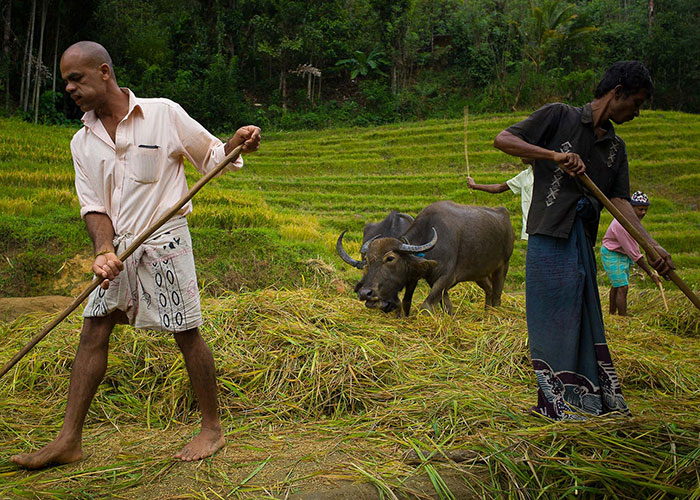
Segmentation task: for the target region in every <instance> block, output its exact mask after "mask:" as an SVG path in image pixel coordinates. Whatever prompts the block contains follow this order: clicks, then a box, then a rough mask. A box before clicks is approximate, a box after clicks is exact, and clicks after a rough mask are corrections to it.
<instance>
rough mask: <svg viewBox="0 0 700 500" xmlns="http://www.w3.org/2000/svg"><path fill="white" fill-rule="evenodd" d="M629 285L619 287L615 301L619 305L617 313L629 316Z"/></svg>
mask: <svg viewBox="0 0 700 500" xmlns="http://www.w3.org/2000/svg"><path fill="white" fill-rule="evenodd" d="M628 289H629V286H627V285H625V286H620V287H618V288H617V297H616V298H615V303H616V305H617V314H619V315H620V316H627V290H628Z"/></svg>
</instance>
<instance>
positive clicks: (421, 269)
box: [413, 257, 437, 275]
mask: <svg viewBox="0 0 700 500" xmlns="http://www.w3.org/2000/svg"><path fill="white" fill-rule="evenodd" d="M435 266H437V261H436V260H431V259H424V258H422V257H417V258H416V260H415V261H414V264H413V267H414V269H416V270H417V271H418V273H419V274H421V275H423V274H426V273H428V272H429V271H431V270H432V269H433V268H434V267H435Z"/></svg>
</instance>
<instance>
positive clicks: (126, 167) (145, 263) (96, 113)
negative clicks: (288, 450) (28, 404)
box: [11, 41, 260, 469]
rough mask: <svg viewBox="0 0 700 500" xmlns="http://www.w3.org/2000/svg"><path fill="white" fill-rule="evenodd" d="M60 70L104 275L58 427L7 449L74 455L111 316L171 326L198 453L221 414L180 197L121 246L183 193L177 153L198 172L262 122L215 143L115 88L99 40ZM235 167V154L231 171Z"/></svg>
mask: <svg viewBox="0 0 700 500" xmlns="http://www.w3.org/2000/svg"><path fill="white" fill-rule="evenodd" d="M61 75H62V77H63V79H64V80H65V82H66V92H68V93H69V94H70V96H71V98H72V99H73V100H74V101H75V103H76V104H77V105H78V106H79V107H80V109H81V110H82V111H84V112H85V114H84V115H83V118H82V122H83V124H84V127H83V128H81V129H80V130H79V131H78V132H76V134H75V135H74V136H73V140H72V141H71V153H72V155H73V163H74V167H75V186H76V191H77V194H78V199H79V201H80V207H81V209H80V214H81V217H82V218H83V219H84V220H85V224H86V226H87V230H88V233H89V235H90V238H91V239H92V242H93V249H94V254H95V259H94V263H93V266H92V269H93V271H94V273H95V275H97V276H99V277H101V278H103V279H104V281H103V282H102V283H101V285H100V287H98V288H97V289H96V290H95V291H94V292H93V293H92V295H91V296H90V298H89V299H88V303H87V305H86V307H85V310H84V312H83V316H84V317H85V321H84V323H83V328H82V331H81V334H80V344H79V346H78V352H77V354H76V356H75V361H74V363H73V367H72V369H71V377H70V385H69V389H68V402H67V405H66V412H65V417H64V422H63V426H62V428H61V430H60V432H59V434H58V436H57V437H56V438H55V439H54V440H53V441H52V442H51V443H49V444H48V445H46V446H44V447H43V448H41V449H40V450H38V451H36V452H34V453H31V454H23V455H16V456H13V457H12V458H11V460H12V461H13V462H15V463H17V464H19V465H20V466H22V467H26V468H29V469H35V468H39V467H45V466H47V465H50V464H64V463H69V462H73V461H76V460H79V459H80V458H81V457H82V429H83V425H84V422H85V416H86V415H87V412H88V409H89V407H90V403H91V401H92V398H93V396H94V395H95V392H96V391H97V388H98V386H99V384H100V382H101V381H102V378H103V377H104V374H105V371H106V368H107V352H108V348H109V337H110V334H111V332H112V329H113V328H114V325H116V324H118V323H128V324H131V325H134V326H135V327H137V328H145V329H149V330H158V331H164V332H172V334H173V336H174V337H175V340H176V342H177V345H178V346H179V348H180V350H181V352H182V354H183V357H184V360H185V366H186V368H187V372H188V374H189V377H190V381H191V383H192V387H193V389H194V393H195V395H196V397H197V399H198V401H199V406H200V410H201V413H202V426H201V430H200V432H199V433H198V434H197V435H196V436H195V437H194V439H193V440H192V441H191V442H190V443H188V444H187V445H186V446H185V447H184V448H183V449H182V450H181V451H180V452H179V453H177V454H176V455H175V457H176V458H179V459H181V460H184V461H193V460H200V459H202V458H205V457H208V456H210V455H212V454H213V453H215V452H216V451H217V450H218V449H220V448H221V447H222V446H223V445H224V436H223V432H222V428H221V424H220V422H219V417H218V403H217V391H216V378H215V371H214V358H213V356H212V354H211V351H210V349H209V347H208V346H207V344H206V343H205V341H204V340H203V339H202V337H201V335H200V333H199V327H200V326H201V325H202V315H201V310H200V302H199V292H198V289H197V279H196V274H195V267H194V259H193V256H192V243H191V239H190V234H189V230H188V227H187V219H186V216H187V214H189V213H190V212H191V211H192V205H191V203H187V204H186V205H185V206H184V207H183V208H182V209H181V210H180V212H179V213H178V214H176V215H175V216H174V217H173V218H172V219H171V220H170V221H169V222H168V223H166V224H165V225H164V226H163V227H162V228H161V229H160V230H158V231H157V232H156V233H155V234H154V235H153V236H152V237H151V238H149V239H148V240H147V241H146V242H145V243H144V244H143V245H142V246H141V247H139V249H138V250H137V251H135V252H134V253H133V254H132V255H131V256H130V257H129V258H128V259H126V261H125V262H121V261H120V260H119V258H118V257H117V254H118V253H119V252H122V251H123V250H125V249H126V248H127V247H128V246H129V245H130V244H131V242H132V241H133V240H134V239H135V237H137V236H138V235H139V234H141V233H142V232H143V231H144V230H145V229H147V228H148V227H149V226H150V225H151V224H152V223H153V222H155V221H156V220H158V219H159V218H160V217H161V216H162V215H163V214H164V213H165V212H167V210H168V209H170V208H171V207H173V206H174V205H175V204H176V203H177V202H178V201H179V200H180V199H181V198H182V197H183V196H184V195H185V193H187V190H188V186H187V181H186V179H185V171H184V165H183V159H184V158H187V159H188V160H189V161H190V162H191V163H192V164H193V165H194V166H195V167H196V168H197V170H199V171H200V172H201V173H202V174H205V173H207V172H209V171H211V170H212V169H213V168H214V167H215V166H216V165H217V164H218V163H219V162H220V161H221V160H222V159H223V158H224V157H225V156H226V155H227V154H228V153H229V152H230V151H232V150H233V149H234V148H236V147H237V146H239V145H240V144H243V152H244V153H249V152H254V151H256V150H257V149H258V148H259V145H260V129H259V128H258V127H255V126H252V125H249V126H246V127H241V128H240V129H238V130H237V131H236V133H235V134H234V135H233V137H231V138H230V139H229V140H228V141H227V142H226V143H223V142H222V141H220V140H219V139H217V138H216V137H214V136H213V135H212V134H210V133H209V132H208V131H207V130H206V129H204V128H203V127H202V126H201V125H200V124H199V123H197V122H196V121H195V120H193V119H192V118H190V117H189V116H188V114H187V113H186V112H185V111H184V110H183V109H182V108H181V107H180V106H179V105H177V104H176V103H174V102H172V101H170V100H168V99H142V98H137V97H136V96H134V94H133V93H132V92H131V91H130V90H129V89H126V88H120V87H119V85H118V84H117V81H116V79H115V76H114V69H113V67H112V60H111V58H110V56H109V54H108V53H107V51H106V50H105V48H104V47H102V46H101V45H99V44H97V43H95V42H87V41H85V42H79V43H76V44H74V45H72V46H70V47H69V48H68V49H67V50H66V51H65V52H64V53H63V55H62V57H61ZM242 166H243V161H242V160H241V159H240V158H239V159H238V160H237V161H236V162H234V163H233V164H231V165H230V166H229V167H228V169H229V170H238V169H240V168H241V167H242Z"/></svg>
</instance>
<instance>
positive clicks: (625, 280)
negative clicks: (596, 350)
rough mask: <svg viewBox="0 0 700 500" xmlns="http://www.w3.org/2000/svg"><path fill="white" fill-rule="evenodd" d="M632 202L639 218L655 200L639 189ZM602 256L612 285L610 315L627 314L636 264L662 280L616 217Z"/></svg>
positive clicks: (602, 249)
mask: <svg viewBox="0 0 700 500" xmlns="http://www.w3.org/2000/svg"><path fill="white" fill-rule="evenodd" d="M630 204H631V205H632V208H634V212H635V214H636V215H637V217H638V218H639V220H642V219H643V218H644V216H645V215H646V213H647V210H648V209H649V205H650V204H651V203H649V198H648V197H647V195H646V194H644V193H642V192H641V191H635V192H634V194H632V197H631V200H630ZM600 257H601V260H602V262H603V268H604V269H605V272H606V273H607V275H608V278H610V282H611V284H612V287H611V288H610V314H619V315H620V316H626V315H627V290H628V288H629V277H630V267H631V266H632V263H636V264H637V265H638V266H639V267H641V268H642V269H643V270H644V272H646V273H647V274H648V275H649V276H651V279H652V280H654V282H655V283H657V284H658V283H660V279H659V277H658V275H657V274H656V273H655V272H654V271H652V269H651V268H650V267H649V265H648V264H647V263H646V262H645V261H644V256H643V255H642V253H641V252H640V251H639V244H638V243H637V242H636V241H635V240H634V238H632V236H631V235H630V234H629V233H628V232H627V231H626V230H625V228H623V227H622V225H621V224H620V223H619V222H618V221H617V220H616V219H613V221H612V222H611V223H610V227H608V230H607V231H606V232H605V236H604V237H603V245H602V246H601V247H600Z"/></svg>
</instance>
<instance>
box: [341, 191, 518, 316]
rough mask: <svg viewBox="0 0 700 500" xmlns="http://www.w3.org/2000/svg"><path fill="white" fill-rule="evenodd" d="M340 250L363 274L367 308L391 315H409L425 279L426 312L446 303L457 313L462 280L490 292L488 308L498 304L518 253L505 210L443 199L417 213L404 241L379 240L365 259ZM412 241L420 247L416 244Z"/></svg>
mask: <svg viewBox="0 0 700 500" xmlns="http://www.w3.org/2000/svg"><path fill="white" fill-rule="evenodd" d="M342 238H343V234H341V235H340V237H339V238H338V242H337V249H338V253H339V254H340V256H341V257H342V258H343V260H344V261H345V262H347V263H348V264H350V265H353V266H355V267H357V268H359V269H363V270H364V276H363V277H362V280H361V281H360V284H358V286H359V289H358V290H357V292H358V296H359V298H360V300H363V301H365V305H366V306H367V307H376V308H380V309H381V310H382V311H384V312H391V311H393V310H395V309H398V308H399V297H398V294H399V292H400V291H401V290H402V289H403V288H405V289H406V291H405V293H404V296H403V300H402V302H401V305H402V306H403V307H402V309H403V312H404V314H405V315H406V316H408V313H409V311H410V309H411V301H412V299H413V292H414V291H415V289H416V285H417V284H418V281H419V280H420V279H421V278H423V279H425V280H426V281H427V282H428V284H429V285H430V287H431V289H430V293H429V294H428V297H427V298H426V299H425V301H424V302H423V304H421V306H420V307H421V308H424V309H428V310H430V311H432V310H433V309H434V307H435V306H436V305H437V304H439V303H442V305H443V306H444V307H445V309H446V310H447V312H449V313H451V312H452V303H451V302H450V299H449V296H448V290H449V289H450V288H452V287H453V286H454V285H455V284H457V283H460V282H462V281H475V282H476V283H477V285H479V286H480V287H481V288H482V289H483V290H484V292H485V293H486V306H499V305H500V304H501V292H502V291H503V282H504V280H505V277H506V273H507V272H508V261H509V260H510V256H511V254H512V253H513V241H514V234H513V227H512V226H511V223H510V217H509V213H508V210H507V209H506V208H505V207H497V208H488V207H477V206H467V205H459V204H457V203H453V202H451V201H439V202H437V203H433V204H432V205H428V206H427V207H426V208H425V209H423V211H422V212H421V213H420V214H418V217H416V219H415V220H414V221H413V223H412V224H411V225H410V226H409V228H408V229H407V230H406V231H405V233H404V234H403V235H401V237H400V238H395V237H394V238H391V237H379V238H376V239H372V240H368V241H367V242H366V243H365V245H363V247H366V248H364V250H365V255H364V256H363V259H362V261H357V260H354V259H352V258H351V257H350V256H349V255H348V254H347V252H345V250H343V249H342ZM411 242H414V243H418V244H411Z"/></svg>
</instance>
